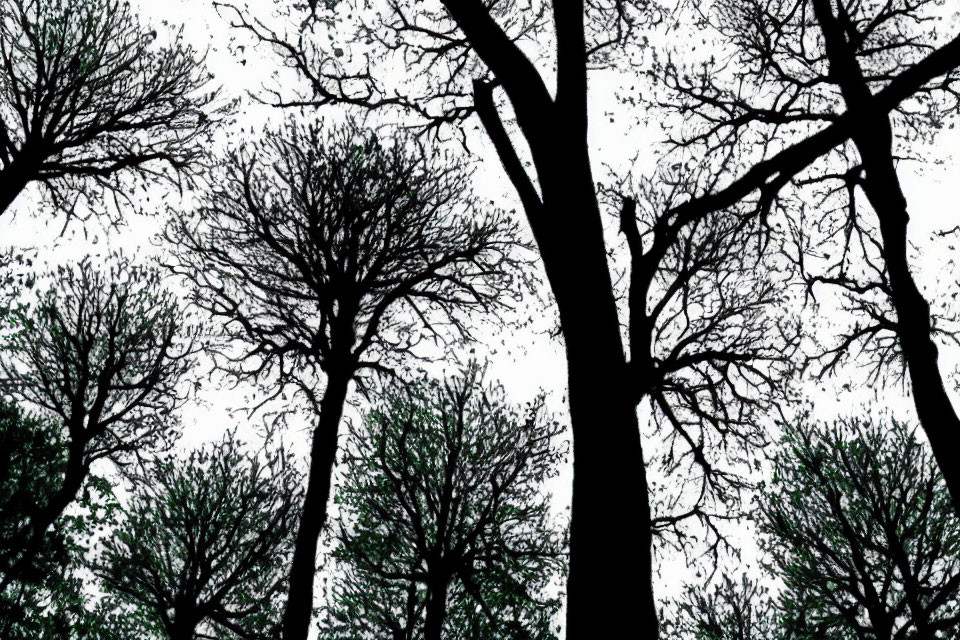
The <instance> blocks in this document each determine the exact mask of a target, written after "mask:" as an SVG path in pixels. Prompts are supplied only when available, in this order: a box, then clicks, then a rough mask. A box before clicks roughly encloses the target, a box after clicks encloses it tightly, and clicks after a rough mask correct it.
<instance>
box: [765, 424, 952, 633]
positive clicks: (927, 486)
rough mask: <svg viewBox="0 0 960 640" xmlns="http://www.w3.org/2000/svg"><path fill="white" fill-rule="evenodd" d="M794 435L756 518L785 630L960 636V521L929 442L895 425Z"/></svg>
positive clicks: (797, 430)
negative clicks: (780, 583)
mask: <svg viewBox="0 0 960 640" xmlns="http://www.w3.org/2000/svg"><path fill="white" fill-rule="evenodd" d="M787 429H788V435H787V437H786V440H785V442H784V448H783V450H781V451H779V452H778V453H777V455H776V456H775V458H774V476H773V479H772V481H771V483H770V486H769V487H768V489H767V490H766V491H765V492H764V495H763V498H762V500H761V503H760V515H759V522H760V525H761V526H760V528H761V532H762V533H763V534H764V536H765V537H764V538H763V541H764V542H763V547H764V550H765V552H766V554H767V555H768V556H769V559H770V564H771V567H772V568H773V569H774V570H775V571H776V573H778V574H779V575H780V576H782V578H783V580H784V582H785V590H784V594H783V596H782V602H781V604H780V606H781V608H782V610H783V612H784V615H785V623H784V624H785V625H787V626H791V627H797V628H800V629H807V630H808V631H809V630H811V629H816V630H818V631H819V633H820V634H821V635H822V634H824V633H830V634H833V635H830V636H829V637H834V636H839V637H855V638H857V639H859V640H866V639H867V638H870V639H881V638H882V639H885V640H886V639H893V638H918V639H920V638H927V639H932V638H942V637H952V636H954V635H955V634H956V632H957V628H958V625H960V520H958V519H957V516H956V515H955V514H954V512H953V509H952V506H951V501H950V495H949V493H948V492H947V491H946V489H945V486H944V484H943V480H942V477H941V476H940V474H939V473H938V472H937V467H936V463H935V461H934V460H933V459H932V457H931V455H930V454H929V453H928V452H927V450H926V448H925V446H924V444H923V443H921V442H919V441H917V439H916V438H915V436H914V435H913V432H912V431H911V430H910V429H908V428H907V427H906V426H905V425H903V424H900V423H897V422H892V423H889V424H886V423H885V424H883V425H882V426H881V425H878V424H873V423H870V422H865V421H862V420H857V419H852V420H840V421H838V422H836V423H834V424H832V425H822V424H816V423H814V422H812V421H810V420H809V418H801V419H800V420H799V421H798V422H797V423H796V424H791V425H789V426H788V427H787ZM815 637H816V636H815Z"/></svg>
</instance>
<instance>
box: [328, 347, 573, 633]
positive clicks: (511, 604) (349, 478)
mask: <svg viewBox="0 0 960 640" xmlns="http://www.w3.org/2000/svg"><path fill="white" fill-rule="evenodd" d="M385 396H386V397H385V399H384V400H383V401H382V402H381V403H380V404H379V406H378V407H377V408H376V409H375V410H373V411H372V412H370V413H369V414H368V416H367V418H366V420H365V421H364V422H363V423H362V424H360V425H358V426H351V428H350V431H349V438H348V440H347V442H346V443H345V445H344V456H343V460H344V464H345V466H346V471H345V477H344V481H343V484H342V486H340V487H338V490H337V503H338V504H339V505H340V510H341V514H342V515H341V522H342V524H341V528H340V535H339V538H338V540H337V543H338V546H337V547H336V549H335V550H334V552H333V557H334V559H335V566H334V570H333V572H334V575H333V588H332V593H331V595H330V596H329V598H328V599H329V600H332V602H330V612H329V614H328V616H327V617H326V619H325V620H324V621H323V623H322V626H321V628H322V632H321V637H323V638H331V639H332V638H348V637H349V638H356V637H363V638H378V637H391V638H396V639H398V640H400V639H403V638H406V639H411V640H412V639H413V638H423V639H424V640H440V638H464V639H470V638H487V637H512V638H530V639H533V638H538V639H544V640H545V639H547V638H555V637H556V636H555V635H554V627H555V623H556V621H555V620H554V619H553V618H554V617H555V615H556V614H557V612H558V609H559V600H558V599H557V598H556V597H555V596H551V595H549V588H550V586H551V584H552V583H553V584H552V586H553V587H554V588H555V587H556V584H555V583H556V579H557V578H558V577H559V574H560V571H561V570H562V567H563V564H564V558H563V555H564V548H563V547H564V540H563V536H562V534H561V531H559V530H558V528H557V526H556V525H555V524H553V523H551V521H550V520H551V518H550V504H549V496H548V495H547V494H545V493H544V492H543V489H544V487H543V484H544V481H545V480H547V479H549V478H551V477H554V476H555V475H556V474H557V473H558V472H559V469H558V467H559V465H560V463H561V462H562V460H563V458H564V454H563V452H562V448H561V447H560V446H559V444H558V442H557V439H558V437H559V436H560V435H561V434H562V431H563V430H562V428H561V426H560V425H559V424H558V423H556V422H550V421H548V419H547V418H546V416H545V415H544V406H543V398H538V399H537V400H536V401H534V402H533V403H531V404H529V405H528V406H527V407H526V408H525V409H524V410H523V412H520V411H517V410H515V409H513V408H511V407H510V406H509V405H507V404H506V402H505V398H504V390H503V388H502V387H499V386H497V385H490V384H489V383H488V382H486V381H485V380H484V373H483V370H482V368H481V367H480V366H478V365H477V364H476V363H471V364H469V365H467V366H466V367H465V369H464V370H463V371H462V372H461V373H459V374H457V375H456V376H454V377H451V378H448V379H447V380H445V381H444V382H442V383H439V382H435V381H426V380H423V381H418V382H416V383H414V384H413V385H412V386H409V387H407V388H399V387H394V388H392V389H388V390H387V392H386V394H385Z"/></svg>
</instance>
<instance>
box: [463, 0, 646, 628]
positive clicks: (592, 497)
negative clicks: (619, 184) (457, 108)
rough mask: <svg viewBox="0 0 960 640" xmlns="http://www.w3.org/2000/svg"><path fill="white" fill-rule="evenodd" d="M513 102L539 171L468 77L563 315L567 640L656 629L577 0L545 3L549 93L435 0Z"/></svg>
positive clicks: (474, 15)
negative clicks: (549, 25)
mask: <svg viewBox="0 0 960 640" xmlns="http://www.w3.org/2000/svg"><path fill="white" fill-rule="evenodd" d="M444 5H445V6H446V8H447V10H448V12H449V13H450V15H451V17H452V18H453V19H454V20H455V21H456V23H457V24H458V26H459V27H460V29H461V30H462V31H463V34H464V36H465V37H466V38H467V40H468V41H469V42H470V44H471V46H472V47H473V48H474V50H475V51H476V53H477V55H478V56H479V57H480V58H481V59H482V60H483V61H484V63H485V64H486V65H487V66H488V67H489V69H490V71H491V72H492V73H493V74H494V75H495V76H496V78H497V80H498V83H499V85H500V86H502V87H503V89H504V91H505V92H506V94H507V96H508V97H509V99H510V101H511V103H512V105H513V108H514V112H515V114H516V117H517V124H518V125H519V127H520V130H521V132H522V134H523V136H524V138H525V139H526V141H527V143H528V145H529V148H530V153H531V156H532V158H533V164H534V167H535V169H536V176H537V181H538V183H539V192H538V189H537V185H535V184H534V182H533V180H532V179H531V178H530V177H529V175H528V174H527V172H526V168H525V166H524V163H523V162H522V161H521V159H520V156H519V154H518V153H517V151H516V148H515V146H514V144H513V142H512V140H511V139H510V137H509V135H507V132H506V130H505V128H504V126H503V122H502V121H501V120H500V117H499V114H498V112H497V109H496V106H495V103H494V101H493V97H492V90H493V85H492V84H490V83H486V82H483V81H480V80H477V81H475V82H474V97H475V106H476V109H477V114H478V116H479V118H480V120H481V122H482V123H483V125H484V128H485V129H486V131H487V134H488V136H489V138H490V140H491V142H492V143H493V146H494V148H495V149H496V151H497V154H498V156H499V158H500V160H501V162H502V164H503V166H504V170H505V171H506V173H507V176H508V177H509V178H510V181H511V183H512V184H513V186H514V188H516V190H517V194H518V196H519V198H520V201H521V203H522V205H523V208H524V212H525V213H526V216H527V219H528V221H529V222H530V227H531V229H532V231H533V235H534V238H535V239H536V242H537V245H538V247H539V250H540V257H541V259H542V260H543V264H544V268H545V270H546V273H547V279H548V280H549V282H550V286H551V289H552V290H553V294H554V298H555V299H556V302H557V308H558V309H559V312H560V328H561V332H562V334H563V339H564V344H565V346H566V352H567V380H568V392H569V404H570V422H571V427H572V431H573V500H572V506H571V513H570V573H569V577H568V582H567V628H566V637H567V639H568V640H593V639H594V638H644V639H645V640H647V639H649V640H656V639H657V638H658V637H659V624H658V621H657V611H656V605H655V602H654V598H653V586H652V562H651V555H650V554H651V549H650V543H651V539H652V534H651V530H650V526H651V518H650V506H649V498H648V495H647V489H648V487H647V479H646V469H645V468H644V460H643V450H642V448H641V442H640V433H639V427H638V422H637V413H636V403H637V399H638V394H637V393H636V391H635V390H633V389H632V386H633V385H634V384H637V383H639V384H640V386H641V387H644V384H643V381H636V380H630V378H629V377H628V367H627V360H626V355H625V352H624V348H623V342H622V339H621V336H620V318H619V315H618V312H617V306H616V300H615V298H614V291H613V284H612V281H611V278H610V268H609V264H608V262H607V248H606V245H605V242H604V238H603V224H602V220H601V216H600V208H599V204H598V202H597V196H596V191H595V185H594V180H593V174H592V170H591V164H590V153H589V147H588V144H587V128H588V110H587V45H586V41H585V31H584V3H583V1H582V0H563V1H562V2H561V1H560V0H555V1H554V2H553V3H552V6H553V11H554V22H555V26H556V38H557V91H556V98H551V96H550V94H549V91H548V90H547V88H546V86H545V84H544V82H543V78H542V76H541V75H540V73H539V72H538V71H537V69H536V67H535V66H534V65H533V64H532V63H531V62H530V60H529V59H528V58H527V57H526V56H525V55H524V54H523V52H522V51H521V50H520V49H519V48H518V47H517V46H516V44H515V43H514V42H512V41H511V40H510V39H509V37H507V35H506V34H505V33H504V32H503V31H502V30H501V29H500V27H499V25H497V24H496V21H495V20H494V19H493V16H492V15H491V14H490V12H489V9H488V8H487V7H486V6H485V5H484V4H482V3H480V2H475V1H471V2H453V1H452V0H444Z"/></svg>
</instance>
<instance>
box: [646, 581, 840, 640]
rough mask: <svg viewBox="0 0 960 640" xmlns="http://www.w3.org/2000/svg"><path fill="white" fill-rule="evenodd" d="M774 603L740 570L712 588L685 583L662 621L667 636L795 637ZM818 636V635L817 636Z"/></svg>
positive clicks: (706, 639) (723, 639)
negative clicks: (667, 618)
mask: <svg viewBox="0 0 960 640" xmlns="http://www.w3.org/2000/svg"><path fill="white" fill-rule="evenodd" d="M776 605H777V603H776V600H775V599H774V598H772V597H771V596H770V595H769V593H768V591H767V589H765V588H764V587H762V586H760V584H758V583H757V582H756V581H755V580H753V579H751V578H749V577H748V576H747V575H746V574H742V575H741V577H740V579H739V580H735V579H734V578H732V577H730V576H729V575H724V576H722V578H721V580H720V582H719V583H717V584H716V585H714V587H713V590H712V591H708V590H707V589H706V587H699V586H692V585H691V586H687V587H686V589H685V590H684V593H683V596H682V597H681V598H680V599H679V600H678V602H677V603H676V611H675V613H674V615H673V619H672V620H670V621H669V622H665V624H664V627H665V628H666V629H669V630H670V636H671V637H677V638H691V639H693V638H695V639H696V640H798V639H799V638H802V637H803V636H798V635H796V634H795V633H792V632H791V631H789V630H787V629H784V628H783V620H782V619H781V615H780V611H779V609H778V608H777V606H776ZM821 637H822V636H821Z"/></svg>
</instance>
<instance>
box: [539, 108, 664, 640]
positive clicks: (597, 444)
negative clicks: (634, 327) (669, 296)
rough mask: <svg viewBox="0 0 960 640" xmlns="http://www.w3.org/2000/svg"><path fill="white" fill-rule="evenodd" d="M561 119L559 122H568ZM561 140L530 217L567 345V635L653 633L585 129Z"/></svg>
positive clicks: (628, 390)
mask: <svg viewBox="0 0 960 640" xmlns="http://www.w3.org/2000/svg"><path fill="white" fill-rule="evenodd" d="M562 125H563V123H557V126H559V127H560V128H559V129H558V130H566V131H569V128H567V127H565V126H562ZM565 142H566V144H564V145H563V147H562V148H556V149H554V150H552V153H551V155H552V157H553V158H555V159H556V161H555V164H554V165H553V166H552V167H551V174H550V180H549V182H546V181H545V182H544V185H543V192H544V209H545V212H546V215H545V216H543V217H542V219H540V220H541V221H542V222H546V224H534V233H535V235H536V236H537V240H538V243H539V245H540V253H541V256H542V258H543V262H544V267H545V269H546V272H547V276H548V279H549V281H550V284H551V288H552V289H553V293H554V296H555V298H556V301H557V307H558V309H559V312H560V326H561V330H562V333H563V338H564V343H565V346H566V352H567V380H568V390H569V404H570V422H571V425H572V430H573V500H572V506H571V517H570V573H569V577H568V582H567V628H566V634H567V636H566V637H567V638H568V640H588V639H592V638H644V639H650V640H655V639H656V638H658V637H659V624H658V621H657V611H656V604H655V601H654V597H653V586H652V561H651V543H652V532H651V529H650V527H651V514H650V506H649V498H648V486H647V478H646V468H645V466H644V459H643V450H642V447H641V442H640V432H639V425H638V421H637V409H636V402H637V397H638V396H637V392H636V389H635V388H634V387H633V385H635V384H636V383H637V382H639V381H636V380H633V379H631V377H630V376H629V375H628V367H627V360H626V355H625V352H624V348H623V342H622V339H621V334H620V319H619V315H618V312H617V307H616V300H615V298H614V294H613V283H612V281H611V279H610V270H609V265H608V262H607V253H606V245H605V243H604V239H603V229H602V223H601V217H600V211H599V206H598V203H597V199H596V193H595V191H594V185H593V176H592V172H591V169H590V160H589V151H588V149H587V141H586V131H585V129H584V132H583V136H582V138H580V139H579V140H577V139H573V140H571V139H570V138H569V137H568V138H565ZM558 147H559V146H558ZM574 257H575V259H574ZM641 386H642V385H641Z"/></svg>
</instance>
